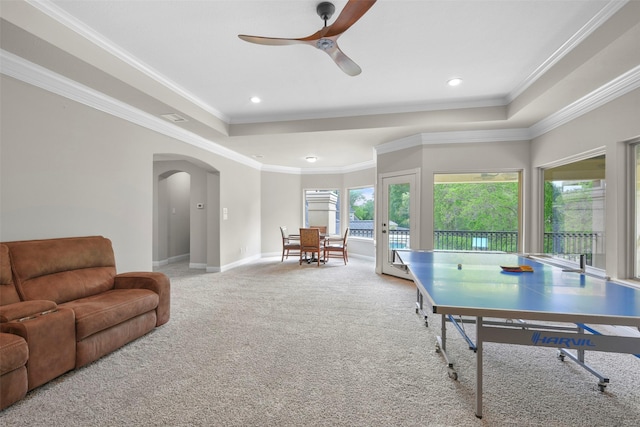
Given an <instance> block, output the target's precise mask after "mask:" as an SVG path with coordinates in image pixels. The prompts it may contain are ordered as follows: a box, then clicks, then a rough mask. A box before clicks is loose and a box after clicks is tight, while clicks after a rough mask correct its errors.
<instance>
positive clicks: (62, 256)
mask: <svg viewBox="0 0 640 427" xmlns="http://www.w3.org/2000/svg"><path fill="white" fill-rule="evenodd" d="M5 245H6V246H7V247H8V248H9V255H10V256H11V267H12V269H13V280H14V283H15V286H16V289H17V290H18V294H19V295H20V298H21V299H23V300H26V301H29V300H36V299H40V300H42V299H44V300H50V301H55V302H56V303H58V304H61V303H64V302H67V301H72V300H75V299H78V298H83V297H88V296H91V295H95V294H99V293H101V292H105V291H107V290H109V289H113V286H114V277H115V275H116V263H115V257H114V255H113V248H112V247H111V241H110V240H109V239H106V238H104V237H102V236H90V237H69V238H61V239H47V240H25V241H19V242H5Z"/></svg>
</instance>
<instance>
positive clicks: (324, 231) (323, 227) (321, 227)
mask: <svg viewBox="0 0 640 427" xmlns="http://www.w3.org/2000/svg"><path fill="white" fill-rule="evenodd" d="M309 228H317V229H318V230H320V234H327V226H326V225H310V226H309Z"/></svg>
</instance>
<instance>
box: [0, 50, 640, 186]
mask: <svg viewBox="0 0 640 427" xmlns="http://www.w3.org/2000/svg"><path fill="white" fill-rule="evenodd" d="M0 73H2V74H4V75H7V76H9V77H12V78H15V79H17V80H20V81H23V82H25V83H28V84H31V85H33V86H36V87H39V88H41V89H44V90H46V91H49V92H52V93H55V94H58V95H60V96H63V97H65V98H68V99H71V100H74V101H77V102H79V103H82V104H84V105H87V106H89V107H91V108H95V109H97V110H100V111H103V112H105V113H108V114H111V115H113V116H116V117H119V118H121V119H123V120H127V121H129V122H132V123H135V124H138V125H140V126H143V127H145V128H147V129H150V130H153V131H156V132H158V133H161V134H163V135H166V136H169V137H172V138H175V139H177V140H180V141H183V142H185V143H188V144H191V145H193V146H195V147H198V148H201V149H203V150H205V151H208V152H211V153H214V154H217V155H220V156H222V157H225V158H227V159H230V160H233V161H236V162H238V163H240V164H243V165H246V166H249V167H252V168H255V169H258V170H261V171H265V172H278V173H289V174H299V175H302V174H335V173H349V172H355V171H359V170H365V169H369V168H373V167H375V166H376V161H375V160H371V161H367V162H363V163H358V164H355V165H350V166H345V167H336V168H311V169H301V168H291V167H284V166H277V165H264V164H261V163H260V162H257V161H255V160H253V159H250V158H248V157H246V156H243V155H241V154H238V153H236V152H235V151H232V150H229V149H228V148H226V147H223V146H221V145H219V144H216V143H215V142H213V141H211V140H208V139H205V138H203V137H201V136H199V135H196V134H194V133H192V132H189V131H187V130H184V129H182V128H180V127H178V126H176V125H174V124H172V123H169V122H167V121H165V120H162V119H160V118H159V117H156V116H153V115H150V114H148V113H146V112H144V111H142V110H139V109H137V108H134V107H132V106H130V105H128V104H125V103H123V102H121V101H118V100H116V99H114V98H111V97H109V96H107V95H105V94H103V93H101V92H98V91H96V90H94V89H91V88H89V87H87V86H84V85H82V84H80V83H78V82H76V81H73V80H71V79H68V78H66V77H63V76H61V75H59V74H57V73H54V72H52V71H51V70H49V69H46V68H44V67H41V66H39V65H37V64H34V63H32V62H29V61H27V60H25V59H24V58H21V57H19V56H17V55H14V54H12V53H10V52H7V51H5V50H2V49H0ZM638 88H640V66H637V67H635V68H633V69H631V70H629V71H628V72H626V73H624V74H622V75H621V76H619V77H617V78H616V79H614V80H612V81H610V82H608V83H606V84H604V85H603V86H601V87H599V88H597V89H596V90H594V91H592V92H591V93H589V94H587V95H585V96H584V97H582V98H580V99H578V100H577V101H575V102H573V103H571V104H569V105H567V106H566V107H564V108H562V109H561V110H559V111H557V112H555V113H553V114H551V115H549V116H547V117H546V118H544V119H542V120H540V121H539V122H537V123H535V124H533V125H532V126H530V127H529V128H516V129H495V130H476V131H452V132H431V133H421V134H416V135H412V136H409V137H406V138H402V139H399V140H395V141H390V142H387V143H384V144H380V145H378V146H376V147H374V148H373V150H374V153H375V155H380V154H385V153H390V152H394V151H398V150H403V149H406V148H410V147H415V146H422V145H431V144H452V143H479V142H496V141H523V140H531V139H533V138H537V137H539V136H541V135H543V134H545V133H547V132H549V131H551V130H553V129H555V128H557V127H559V126H562V125H563V124H566V123H568V122H570V121H572V120H575V119H576V118H578V117H580V116H582V115H584V114H586V113H588V112H590V111H592V110H594V109H596V108H599V107H601V106H603V105H605V104H607V103H608V102H611V101H613V100H614V99H616V98H618V97H620V96H623V95H625V94H627V93H629V92H631V91H633V90H636V89H638ZM375 155H374V157H375Z"/></svg>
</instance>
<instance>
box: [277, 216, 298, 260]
mask: <svg viewBox="0 0 640 427" xmlns="http://www.w3.org/2000/svg"><path fill="white" fill-rule="evenodd" d="M280 233H281V234H282V259H281V260H280V262H283V261H284V257H285V255H286V257H287V259H289V255H290V254H291V251H294V253H293V254H291V255H299V252H300V240H298V239H296V238H294V236H293V235H289V233H288V232H287V227H285V226H284V225H283V226H282V227H280Z"/></svg>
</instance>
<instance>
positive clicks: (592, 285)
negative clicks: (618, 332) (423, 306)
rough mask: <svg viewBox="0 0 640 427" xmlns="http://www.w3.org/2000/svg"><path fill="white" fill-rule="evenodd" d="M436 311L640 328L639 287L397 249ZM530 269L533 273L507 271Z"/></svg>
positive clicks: (519, 259) (522, 259) (540, 267)
mask: <svg viewBox="0 0 640 427" xmlns="http://www.w3.org/2000/svg"><path fill="white" fill-rule="evenodd" d="M396 255H397V257H399V258H400V261H401V262H402V263H403V264H405V265H407V266H408V268H409V270H410V271H411V273H412V275H413V276H414V278H415V281H416V283H417V285H418V286H419V287H421V288H422V289H423V291H424V293H425V294H426V295H425V296H426V297H427V298H428V299H429V305H430V306H431V307H432V308H433V312H434V313H438V314H460V315H465V314H468V315H472V316H496V317H501V318H519V317H522V318H527V319H538V320H550V321H553V320H556V321H565V322H567V321H568V322H586V323H601V324H612V325H628V326H636V327H640V289H637V288H633V287H631V286H626V285H623V284H619V283H615V282H611V281H606V280H604V279H600V278H597V277H592V276H588V275H585V274H580V273H576V272H566V271H563V270H562V269H561V268H558V267H554V266H551V265H547V264H544V263H541V262H537V261H536V260H534V259H531V258H529V257H526V256H522V255H516V254H503V253H482V252H432V251H411V250H398V251H396ZM518 265H529V266H531V267H533V270H534V271H533V272H532V273H529V272H521V273H510V272H504V271H503V270H502V269H501V266H518Z"/></svg>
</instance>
